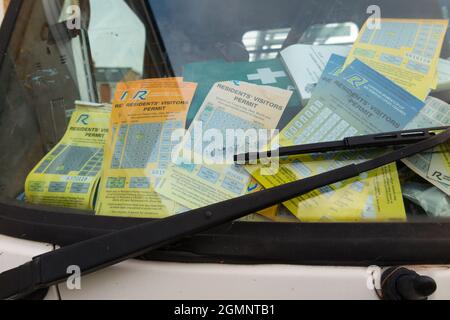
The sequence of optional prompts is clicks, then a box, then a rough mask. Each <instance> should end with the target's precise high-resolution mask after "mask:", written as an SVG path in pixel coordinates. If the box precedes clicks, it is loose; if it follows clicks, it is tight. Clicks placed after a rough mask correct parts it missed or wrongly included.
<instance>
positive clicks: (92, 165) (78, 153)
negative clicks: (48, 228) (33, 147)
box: [25, 102, 111, 210]
mask: <svg viewBox="0 0 450 320" xmlns="http://www.w3.org/2000/svg"><path fill="white" fill-rule="evenodd" d="M110 116H111V107H110V106H107V105H102V104H92V103H84V102H77V103H76V107H75V111H74V112H73V114H72V117H71V119H70V122H69V126H68V129H67V132H66V134H65V135H64V137H63V138H62V140H61V141H60V142H59V143H58V144H57V145H56V147H55V148H53V150H51V151H50V153H49V154H48V155H46V156H45V157H44V159H42V161H41V162H39V164H38V165H37V166H36V168H34V169H33V171H32V172H31V173H30V174H29V176H28V178H27V180H26V182H25V195H26V199H27V202H29V203H32V204H38V205H46V206H55V207H63V208H71V209H79V210H93V209H94V196H95V191H96V188H97V185H98V182H99V179H100V174H101V169H102V163H103V148H104V145H105V141H106V137H107V135H108V129H109V122H110Z"/></svg>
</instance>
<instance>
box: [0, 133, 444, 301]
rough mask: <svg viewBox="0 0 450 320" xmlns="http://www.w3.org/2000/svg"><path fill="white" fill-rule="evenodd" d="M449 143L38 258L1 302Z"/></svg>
mask: <svg viewBox="0 0 450 320" xmlns="http://www.w3.org/2000/svg"><path fill="white" fill-rule="evenodd" d="M449 140H450V130H447V131H446V132H444V133H441V134H438V135H436V136H433V137H431V138H427V139H425V140H423V141H421V142H418V143H415V144H413V145H410V146H407V147H405V148H402V149H399V150H396V151H393V152H390V153H388V154H386V155H384V156H380V157H378V158H375V159H373V160H369V161H366V162H363V163H360V164H352V165H349V166H346V167H343V168H340V169H336V170H333V171H329V172H326V173H323V174H320V175H317V176H314V177H310V178H306V179H303V180H300V181H295V182H292V183H289V184H285V185H282V186H279V187H275V188H272V189H267V190H263V191H260V192H257V193H253V194H249V195H246V196H242V197H239V198H235V199H232V200H228V201H224V202H221V203H217V204H213V205H211V206H208V207H205V208H201V209H196V210H192V211H189V212H186V213H184V214H180V215H176V216H172V217H169V218H166V219H163V220H159V221H156V222H154V221H151V222H147V223H144V224H142V225H139V226H134V227H131V228H128V229H123V230H120V231H116V232H113V233H110V234H107V235H103V236H100V237H97V238H93V239H90V240H86V241H83V242H80V243H77V244H74V245H71V246H67V247H64V248H61V249H59V250H57V251H53V252H50V253H47V254H44V255H41V256H37V257H35V258H33V260H32V261H30V262H29V263H26V264H24V265H22V266H20V267H18V268H15V269H12V270H9V271H6V272H4V273H2V274H0V298H3V299H8V298H20V297H23V296H26V295H28V294H30V293H32V292H34V291H36V290H39V289H42V288H47V287H50V286H52V285H55V284H58V283H61V282H63V281H65V280H66V279H67V278H68V276H69V275H68V273H67V270H68V267H69V266H78V267H79V268H80V270H81V271H82V274H83V275H86V274H89V273H92V272H95V271H98V270H100V269H103V268H106V267H109V266H112V265H114V264H117V263H120V262H122V261H125V260H128V259H131V258H135V257H138V256H140V255H143V254H144V253H146V252H148V251H151V250H155V249H158V248H160V247H163V246H165V245H168V244H171V243H173V242H176V241H178V240H180V239H182V238H184V237H186V236H190V235H193V234H196V233H199V232H202V231H205V230H208V229H211V228H213V227H216V226H219V225H221V224H224V223H227V222H230V221H234V220H236V219H239V218H242V217H244V216H246V215H249V214H252V213H254V212H257V211H260V210H263V209H266V208H269V207H271V206H273V205H277V204H280V203H283V202H285V201H288V200H291V199H293V198H296V197H299V196H301V195H304V194H306V193H308V192H311V191H313V190H316V189H318V188H321V187H323V186H327V185H331V184H334V183H337V182H340V181H343V180H346V179H350V178H353V177H357V176H358V175H360V174H361V173H363V172H367V171H371V170H373V169H376V168H379V167H382V166H385V165H387V164H390V163H393V162H396V161H398V160H401V159H404V158H407V157H410V156H413V155H416V154H418V153H421V152H424V151H427V150H429V149H432V148H434V147H436V146H438V145H440V144H442V143H445V142H447V141H449ZM384 146H387V144H386V143H385V144H384Z"/></svg>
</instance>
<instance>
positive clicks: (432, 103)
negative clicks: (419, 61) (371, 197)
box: [403, 97, 450, 195]
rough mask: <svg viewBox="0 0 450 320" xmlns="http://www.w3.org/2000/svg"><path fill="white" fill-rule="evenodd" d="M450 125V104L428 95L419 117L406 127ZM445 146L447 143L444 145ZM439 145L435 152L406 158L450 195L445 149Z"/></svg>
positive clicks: (420, 127)
mask: <svg viewBox="0 0 450 320" xmlns="http://www.w3.org/2000/svg"><path fill="white" fill-rule="evenodd" d="M449 125H450V105H449V104H448V103H446V102H444V101H442V100H439V99H436V98H433V97H428V98H427V100H426V105H425V107H424V108H423V109H422V110H421V111H420V113H419V114H418V115H417V117H415V118H414V120H413V121H412V122H411V123H410V124H409V125H408V126H407V128H406V129H411V130H413V129H423V128H432V127H444V126H449ZM444 147H445V145H444ZM440 148H441V147H438V148H436V149H434V150H433V152H423V153H420V154H418V155H415V156H413V157H409V158H408V159H404V160H403V163H404V164H406V165H407V166H408V167H409V168H410V169H411V170H412V171H414V172H415V173H416V174H418V175H419V176H421V177H422V178H424V179H426V180H428V181H429V182H430V183H432V184H433V185H434V186H436V187H437V188H439V189H440V190H441V191H443V192H445V193H446V194H447V195H450V183H448V182H447V183H446V178H445V177H446V176H447V174H446V172H448V171H446V170H447V169H446V167H445V165H444V164H445V161H443V160H445V158H444V159H443V158H440V157H441V156H445V154H448V153H445V152H444V150H441V149H440ZM432 163H433V165H432Z"/></svg>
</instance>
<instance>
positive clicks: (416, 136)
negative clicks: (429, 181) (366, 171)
mask: <svg viewBox="0 0 450 320" xmlns="http://www.w3.org/2000/svg"><path fill="white" fill-rule="evenodd" d="M447 129H449V127H436V128H427V129H417V130H406V131H395V132H386V133H379V134H371V135H366V136H356V137H350V138H345V139H343V140H341V141H331V142H320V143H312V144H303V145H297V146H289V147H282V148H280V149H278V150H276V152H273V151H267V152H261V153H255V152H252V153H245V154H240V155H236V156H235V157H234V161H235V162H236V163H239V164H246V163H249V162H250V161H255V160H260V159H265V158H271V157H272V155H273V156H274V157H287V156H296V155H302V154H311V153H324V152H333V151H345V150H357V149H368V148H384V147H386V146H395V147H398V146H405V145H409V144H414V143H418V142H421V141H424V140H427V139H429V138H431V137H433V136H435V135H436V132H437V131H444V130H447Z"/></svg>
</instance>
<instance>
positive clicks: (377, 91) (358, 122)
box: [247, 55, 423, 222]
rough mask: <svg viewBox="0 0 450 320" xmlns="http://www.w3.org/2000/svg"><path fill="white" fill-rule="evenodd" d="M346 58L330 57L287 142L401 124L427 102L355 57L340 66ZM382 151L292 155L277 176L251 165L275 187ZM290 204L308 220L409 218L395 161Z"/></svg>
mask: <svg viewBox="0 0 450 320" xmlns="http://www.w3.org/2000/svg"><path fill="white" fill-rule="evenodd" d="M344 61H345V58H343V57H340V56H337V55H333V56H332V57H331V58H330V61H329V63H328V65H327V67H326V68H325V70H324V74H323V75H322V78H321V80H320V82H319V84H318V86H317V88H316V90H315V91H314V94H313V96H312V98H311V100H310V102H309V104H308V105H307V107H306V108H305V109H304V110H303V111H302V112H300V114H299V115H298V116H296V117H295V118H294V119H293V120H292V122H291V123H290V124H289V125H288V126H287V127H286V128H285V129H284V130H283V131H282V132H281V134H280V144H281V145H282V146H291V145H299V144H308V143H315V142H326V141H336V140H341V139H343V138H345V137H352V136H358V135H366V134H374V133H380V132H389V131H397V130H401V129H402V128H404V127H405V126H406V125H407V124H408V122H410V121H411V120H412V119H413V118H414V116H415V115H417V113H418V112H419V111H420V110H421V108H422V107H423V102H421V101H420V100H418V99H417V98H415V97H414V96H412V95H411V94H409V93H408V92H406V91H405V90H404V89H402V88H400V87H399V86H397V85H395V84H394V83H393V82H391V81H390V80H388V79H387V78H385V77H384V76H382V75H381V74H379V73H377V72H376V71H374V70H373V69H371V68H370V67H368V66H367V65H365V64H364V63H362V62H360V61H358V60H355V61H354V62H353V63H352V64H351V65H350V66H348V67H347V68H346V69H345V70H343V71H342V72H341V73H340V70H341V67H342V65H343V63H344ZM385 151H386V150H383V151H382V152H385ZM377 154H378V151H370V152H338V153H327V154H314V155H305V156H299V157H290V158H288V159H287V160H284V161H285V163H283V164H282V165H281V166H280V169H279V170H278V171H277V172H274V173H273V174H272V175H267V174H266V175H262V174H261V170H260V169H261V167H260V166H248V167H247V169H248V170H249V172H250V173H251V174H252V175H253V176H254V177H255V178H256V180H257V181H259V182H260V183H261V184H262V185H263V186H264V187H265V188H272V187H274V186H279V185H282V184H285V183H289V182H292V181H296V180H301V179H304V178H307V177H311V176H314V175H317V174H321V173H324V172H328V171H331V170H333V169H337V168H339V167H343V166H345V165H349V164H351V163H360V162H362V161H366V160H369V159H371V158H373V157H375V156H376V155H377ZM285 206H286V207H287V208H288V209H289V210H290V211H291V212H292V214H294V215H295V216H296V217H297V218H298V219H300V220H301V221H305V222H317V221H343V222H345V221H386V220H404V219H405V218H406V214H405V209H404V206H403V201H402V193H401V189H400V182H399V178H398V173H397V170H396V165H395V164H391V165H388V166H385V167H383V168H379V169H377V170H374V171H371V172H368V173H363V174H361V175H360V177H359V178H354V179H350V180H347V181H344V182H340V183H336V184H334V185H332V186H325V187H323V188H321V189H319V190H315V191H313V192H311V193H309V194H307V195H305V196H302V197H299V198H297V199H293V200H291V201H288V202H286V203H285Z"/></svg>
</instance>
